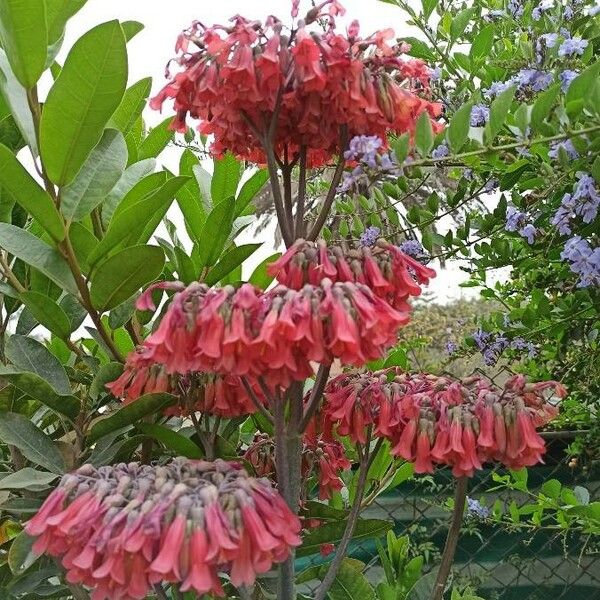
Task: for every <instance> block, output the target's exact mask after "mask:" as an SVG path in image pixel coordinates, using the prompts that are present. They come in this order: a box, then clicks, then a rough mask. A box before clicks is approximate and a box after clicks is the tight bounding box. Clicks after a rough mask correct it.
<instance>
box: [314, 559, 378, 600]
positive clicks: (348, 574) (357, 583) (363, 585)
mask: <svg viewBox="0 0 600 600" xmlns="http://www.w3.org/2000/svg"><path fill="white" fill-rule="evenodd" d="M326 571H327V567H322V568H321V572H322V574H323V576H324V573H325V572H326ZM328 597H329V598H330V600H375V598H376V596H375V590H374V589H373V588H372V587H371V584H370V583H369V582H368V581H367V578H366V577H365V576H364V575H363V574H362V572H361V570H360V568H357V567H356V565H355V563H354V561H352V560H349V559H347V558H345V559H344V560H343V561H342V564H341V565H340V569H339V571H338V573H337V575H336V576H335V579H334V580H333V583H332V584H331V588H330V590H329V596H328Z"/></svg>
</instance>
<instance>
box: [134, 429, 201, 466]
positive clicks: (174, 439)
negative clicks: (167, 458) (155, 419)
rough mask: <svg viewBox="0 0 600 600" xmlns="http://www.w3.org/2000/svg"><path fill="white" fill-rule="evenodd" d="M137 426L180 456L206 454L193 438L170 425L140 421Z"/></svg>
mask: <svg viewBox="0 0 600 600" xmlns="http://www.w3.org/2000/svg"><path fill="white" fill-rule="evenodd" d="M136 428H137V429H139V430H140V431H141V432H142V433H144V434H145V435H147V436H149V437H151V438H154V439H155V440H157V441H159V442H160V443H161V444H164V445H165V446H166V447H167V448H169V449H170V450H174V451H175V452H177V454H178V456H185V457H187V458H202V457H203V456H204V453H203V452H202V450H201V449H200V448H198V446H196V444H194V442H192V440H190V439H189V438H186V437H185V436H184V435H181V433H177V432H176V431H173V430H172V429H169V428H168V427H164V426H163V425H156V424H154V423H140V424H139V425H136Z"/></svg>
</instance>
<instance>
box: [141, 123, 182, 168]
mask: <svg viewBox="0 0 600 600" xmlns="http://www.w3.org/2000/svg"><path fill="white" fill-rule="evenodd" d="M172 121H173V117H169V118H167V119H165V120H164V121H163V122H162V123H159V124H158V125H157V126H156V127H153V128H152V129H151V130H150V132H149V133H148V135H147V136H146V138H145V139H144V141H143V142H142V143H141V145H140V147H139V148H138V156H137V157H138V160H144V159H146V158H156V157H157V156H158V155H159V154H160V153H161V152H162V151H163V150H164V149H165V148H166V147H167V144H168V143H169V142H170V141H171V140H172V139H173V136H174V135H175V132H174V131H173V130H172V129H170V125H171V122H172Z"/></svg>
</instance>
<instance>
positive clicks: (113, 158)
mask: <svg viewBox="0 0 600 600" xmlns="http://www.w3.org/2000/svg"><path fill="white" fill-rule="evenodd" d="M126 166H127V146H126V144H125V138H124V137H123V134H122V133H121V132H120V131H117V130H116V129H106V130H105V131H104V134H103V136H102V139H101V140H100V142H99V143H98V145H97V146H96V147H95V148H94V149H93V150H92V151H91V153H90V155H89V156H88V157H87V159H86V161H85V163H83V166H82V167H81V170H80V171H79V173H77V175H76V177H75V179H74V180H73V181H72V182H71V183H70V184H69V185H67V186H65V187H64V188H63V189H62V190H61V194H60V198H61V202H60V211H61V212H62V214H63V215H64V216H65V219H67V221H81V219H83V218H84V217H87V216H88V215H89V214H90V213H91V212H92V211H93V210H94V209H95V208H96V207H97V206H98V205H99V204H101V203H102V202H103V201H104V199H105V198H106V196H107V195H108V193H109V192H110V191H111V190H112V189H113V188H114V186H115V185H116V183H117V181H119V179H120V178H121V175H122V174H123V171H124V170H125V167H126Z"/></svg>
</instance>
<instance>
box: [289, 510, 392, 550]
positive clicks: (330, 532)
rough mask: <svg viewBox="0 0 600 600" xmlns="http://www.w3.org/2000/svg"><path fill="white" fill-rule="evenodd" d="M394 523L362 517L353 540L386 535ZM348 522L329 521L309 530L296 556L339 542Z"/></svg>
mask: <svg viewBox="0 0 600 600" xmlns="http://www.w3.org/2000/svg"><path fill="white" fill-rule="evenodd" d="M393 526H394V524H393V523H392V522H390V521H381V520H378V519H361V520H359V521H358V523H357V524H356V529H355V530H354V535H353V536H352V539H353V540H356V541H358V540H366V539H373V538H378V537H380V536H382V535H385V534H386V533H387V532H388V531H389V530H390V529H391V528H392V527H393ZM345 528H346V523H345V522H344V521H338V522H335V521H334V522H329V523H325V524H324V525H320V526H319V527H315V528H314V529H311V530H309V531H308V532H307V533H306V535H305V536H304V538H303V543H302V546H300V548H298V550H297V552H296V556H298V557H301V556H310V555H311V554H317V553H318V552H319V548H320V547H321V544H336V545H337V544H338V543H339V542H340V540H341V539H342V535H343V534H344V529H345Z"/></svg>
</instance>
